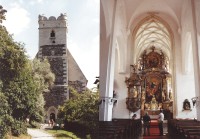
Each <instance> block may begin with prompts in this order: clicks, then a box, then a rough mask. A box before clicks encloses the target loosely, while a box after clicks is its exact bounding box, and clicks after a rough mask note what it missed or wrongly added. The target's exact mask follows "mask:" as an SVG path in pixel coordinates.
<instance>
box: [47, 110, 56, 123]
mask: <svg viewBox="0 0 200 139" xmlns="http://www.w3.org/2000/svg"><path fill="white" fill-rule="evenodd" d="M57 114H58V110H57V109H56V107H54V106H51V107H49V108H48V110H47V117H46V118H47V119H46V121H49V120H51V118H55V119H54V121H55V120H56V119H57ZM52 116H53V117H52Z"/></svg>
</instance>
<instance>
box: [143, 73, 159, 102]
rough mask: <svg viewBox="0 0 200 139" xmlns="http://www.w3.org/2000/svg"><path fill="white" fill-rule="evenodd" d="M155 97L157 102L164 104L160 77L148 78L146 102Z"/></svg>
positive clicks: (150, 76) (152, 76)
mask: <svg viewBox="0 0 200 139" xmlns="http://www.w3.org/2000/svg"><path fill="white" fill-rule="evenodd" d="M153 97H155V99H156V101H157V102H162V78H161V77H160V76H158V75H149V76H147V77H146V102H150V101H151V100H152V98H153Z"/></svg>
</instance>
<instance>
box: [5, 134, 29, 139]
mask: <svg viewBox="0 0 200 139" xmlns="http://www.w3.org/2000/svg"><path fill="white" fill-rule="evenodd" d="M6 139H31V136H29V135H20V136H19V137H15V136H12V135H7V136H6Z"/></svg>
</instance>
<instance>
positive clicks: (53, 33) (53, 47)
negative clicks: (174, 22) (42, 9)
mask: <svg viewBox="0 0 200 139" xmlns="http://www.w3.org/2000/svg"><path fill="white" fill-rule="evenodd" d="M38 18H39V19H38V23H39V52H38V55H37V57H38V58H40V59H42V58H47V59H48V60H49V63H50V65H51V69H52V72H53V73H54V74H55V82H54V87H53V88H51V90H50V91H49V92H47V93H45V96H44V97H45V101H46V104H45V110H46V118H45V120H46V121H49V120H51V119H53V120H54V121H55V120H56V119H57V114H58V106H59V105H62V104H63V103H64V101H65V100H66V99H68V98H69V92H68V86H69V85H70V86H73V87H74V88H75V89H77V91H79V92H82V91H84V90H85V89H86V85H87V79H86V77H85V76H84V74H83V73H82V71H81V69H80V68H79V66H78V64H77V63H76V61H75V60H74V58H73V56H72V55H71V53H70V52H69V50H68V49H67V18H66V15H65V14H61V15H60V16H59V17H57V18H56V17H54V16H51V17H49V18H47V17H45V16H42V15H39V17H38Z"/></svg>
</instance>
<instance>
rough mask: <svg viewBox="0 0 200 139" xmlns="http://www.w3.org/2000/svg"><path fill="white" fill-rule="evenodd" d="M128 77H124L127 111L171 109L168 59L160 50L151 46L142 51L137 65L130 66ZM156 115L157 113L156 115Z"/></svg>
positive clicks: (142, 111) (151, 111)
mask: <svg viewBox="0 0 200 139" xmlns="http://www.w3.org/2000/svg"><path fill="white" fill-rule="evenodd" d="M130 67H131V71H130V77H126V79H125V83H126V85H127V88H128V97H127V99H126V105H127V109H128V110H129V111H131V112H136V111H137V110H139V109H141V114H143V113H144V111H149V112H150V113H153V111H159V110H160V109H163V110H169V107H170V108H172V105H173V101H172V96H173V95H172V91H171V89H172V88H171V74H170V73H169V72H168V68H169V65H168V58H167V57H166V56H165V54H164V53H163V52H162V51H161V50H155V47H154V46H152V47H151V49H149V50H144V52H143V53H142V54H141V56H140V58H138V61H137V64H134V65H130ZM156 114H157V113H156Z"/></svg>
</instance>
